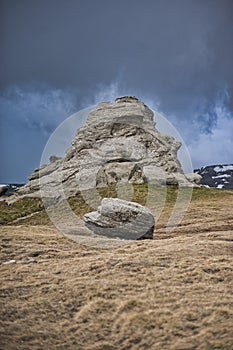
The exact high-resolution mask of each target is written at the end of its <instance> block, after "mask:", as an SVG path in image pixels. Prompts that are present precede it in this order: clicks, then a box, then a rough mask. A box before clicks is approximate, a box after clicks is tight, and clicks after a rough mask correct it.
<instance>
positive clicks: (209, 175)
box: [194, 164, 233, 190]
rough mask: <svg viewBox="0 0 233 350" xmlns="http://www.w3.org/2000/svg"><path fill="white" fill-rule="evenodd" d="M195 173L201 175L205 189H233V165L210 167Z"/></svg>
mask: <svg viewBox="0 0 233 350" xmlns="http://www.w3.org/2000/svg"><path fill="white" fill-rule="evenodd" d="M194 171H195V173H197V174H199V175H201V177H202V179H201V184H202V185H203V186H205V187H216V188H225V189H227V190H232V189H233V164H220V165H209V166H206V167H202V168H200V169H196V170H194Z"/></svg>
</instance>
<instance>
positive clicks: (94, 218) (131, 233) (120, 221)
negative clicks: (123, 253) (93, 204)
mask: <svg viewBox="0 0 233 350" xmlns="http://www.w3.org/2000/svg"><path fill="white" fill-rule="evenodd" d="M83 219H84V222H85V225H86V226H87V227H88V228H89V229H90V230H91V231H93V232H94V233H95V234H98V235H102V236H105V237H109V238H121V239H128V240H137V239H153V232H154V226H155V219H154V216H153V215H152V214H151V212H150V210H149V209H148V208H146V207H144V206H142V205H140V204H138V203H134V202H129V201H126V200H123V199H118V198H104V199H103V200H102V202H101V205H100V206H99V207H98V209H97V211H93V212H91V213H87V214H85V215H84V217H83Z"/></svg>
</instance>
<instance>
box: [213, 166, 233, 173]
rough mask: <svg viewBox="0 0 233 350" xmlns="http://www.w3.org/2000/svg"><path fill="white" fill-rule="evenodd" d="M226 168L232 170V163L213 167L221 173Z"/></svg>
mask: <svg viewBox="0 0 233 350" xmlns="http://www.w3.org/2000/svg"><path fill="white" fill-rule="evenodd" d="M228 170H233V165H222V166H221V167H220V166H216V167H214V171H215V172H216V173H223V172H225V171H228Z"/></svg>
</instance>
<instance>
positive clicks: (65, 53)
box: [0, 0, 233, 181]
mask: <svg viewBox="0 0 233 350" xmlns="http://www.w3.org/2000/svg"><path fill="white" fill-rule="evenodd" d="M232 15H233V2H232V0H221V1H215V0H205V1H202V0H173V1H170V0H148V1H145V2H143V1H141V0H135V1H131V0H119V1H117V2H116V1H112V0H98V1H92V0H85V1H82V0H69V1H65V0H56V1H53V0H51V1H38V2H32V1H30V0H21V1H16V0H15V1H14V0H13V1H8V0H3V1H1V4H0V23H1V31H0V45H1V64H0V118H1V119H0V123H1V131H0V132H1V139H0V142H1V144H0V146H1V153H2V169H1V174H0V175H1V177H0V181H25V179H26V176H27V175H28V174H29V173H30V172H31V171H32V170H33V168H34V167H35V166H37V165H38V164H39V159H40V154H41V152H42V150H43V147H44V145H45V143H46V140H47V139H48V137H49V135H50V134H51V132H52V131H53V130H54V129H55V128H56V127H57V126H58V125H59V123H60V122H62V120H64V119H65V118H67V117H68V116H69V115H70V114H71V113H73V112H75V111H77V110H79V109H81V108H84V107H88V106H90V105H92V104H95V103H97V102H100V101H104V100H113V99H115V98H116V97H118V96H121V95H125V94H130V95H136V96H137V97H138V98H140V99H141V100H143V101H145V102H146V103H147V104H148V105H149V106H150V107H152V108H157V109H159V110H160V111H162V112H163V113H164V114H165V115H166V117H167V118H168V119H169V120H170V121H171V122H172V123H173V124H174V126H175V127H176V129H177V130H178V131H179V133H180V134H181V136H182V138H183V139H184V141H185V143H186V144H187V146H188V147H189V149H190V153H191V156H192V159H193V164H194V167H198V166H201V165H208V164H212V163H219V162H221V163H222V162H224V163H229V162H231V163H232V162H233V159H232V153H231V150H232V134H233V131H232V130H233V129H232V118H233V113H232V110H233V69H232V62H233V45H232V35H233V21H232ZM3 150H4V151H3ZM22 157H23V159H25V158H26V162H25V160H23V161H22Z"/></svg>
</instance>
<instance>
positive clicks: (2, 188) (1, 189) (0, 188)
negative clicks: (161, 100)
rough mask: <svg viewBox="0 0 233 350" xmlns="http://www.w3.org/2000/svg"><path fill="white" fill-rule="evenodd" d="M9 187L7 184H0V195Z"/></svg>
mask: <svg viewBox="0 0 233 350" xmlns="http://www.w3.org/2000/svg"><path fill="white" fill-rule="evenodd" d="M9 187H10V186H9V185H0V196H3V195H4V194H5V193H6V192H7V190H8V188H9Z"/></svg>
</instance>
